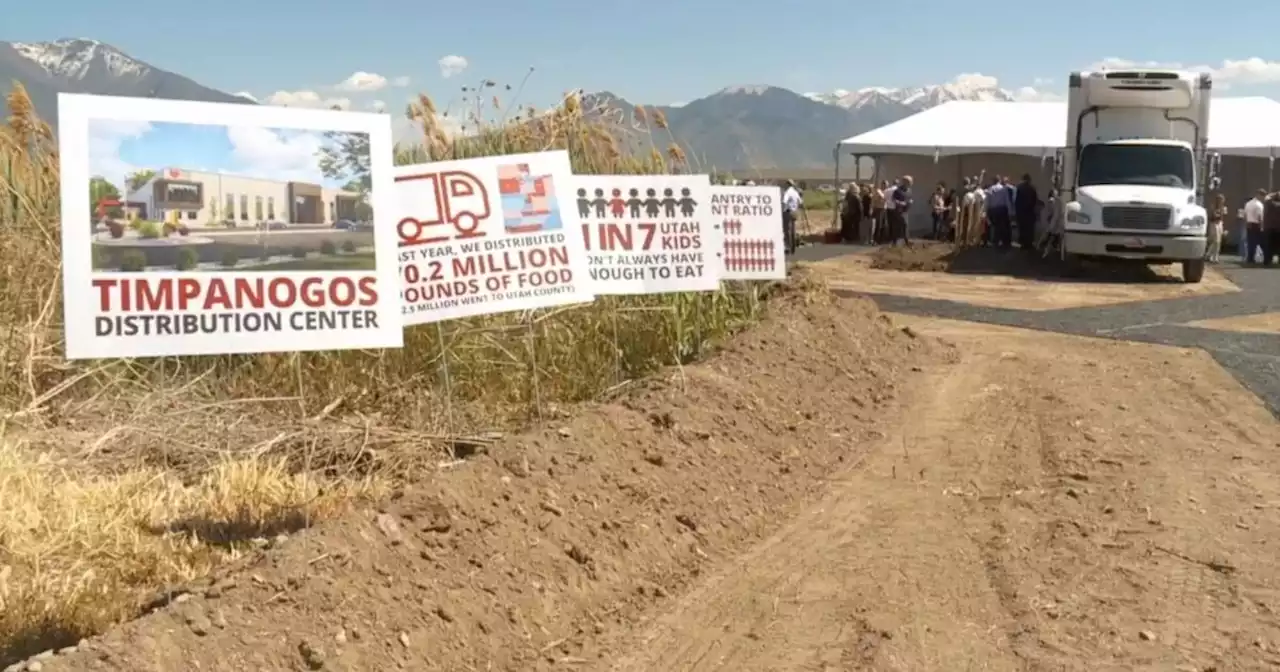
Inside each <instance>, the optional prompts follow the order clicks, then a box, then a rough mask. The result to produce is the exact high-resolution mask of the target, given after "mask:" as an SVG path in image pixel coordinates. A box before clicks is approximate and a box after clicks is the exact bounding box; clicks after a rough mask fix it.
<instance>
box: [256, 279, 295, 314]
mask: <svg viewBox="0 0 1280 672" xmlns="http://www.w3.org/2000/svg"><path fill="white" fill-rule="evenodd" d="M282 290H283V292H284V293H283V294H281V291H282ZM266 300H267V301H270V302H271V305H273V306H275V307H276V308H288V307H291V306H292V305H293V304H294V303H296V302H297V300H298V288H297V287H295V286H294V284H293V280H290V279H289V278H273V279H272V280H271V286H270V287H268V288H267V297H266ZM264 305H265V302H264Z"/></svg>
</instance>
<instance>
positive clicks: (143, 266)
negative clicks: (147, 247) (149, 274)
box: [120, 250, 147, 273]
mask: <svg viewBox="0 0 1280 672" xmlns="http://www.w3.org/2000/svg"><path fill="white" fill-rule="evenodd" d="M120 270H122V271H124V272H126V273H141V272H143V271H145V270H147V255H145V254H143V253H142V252H141V251H139V250H129V251H127V252H125V253H124V254H122V255H120Z"/></svg>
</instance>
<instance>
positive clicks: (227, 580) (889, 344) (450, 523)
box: [31, 291, 954, 672]
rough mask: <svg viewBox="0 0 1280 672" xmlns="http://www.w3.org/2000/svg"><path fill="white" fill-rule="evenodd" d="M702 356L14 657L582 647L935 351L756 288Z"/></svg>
mask: <svg viewBox="0 0 1280 672" xmlns="http://www.w3.org/2000/svg"><path fill="white" fill-rule="evenodd" d="M769 312H770V314H769V316H768V317H767V318H766V320H765V321H764V323H763V324H761V325H759V326H758V327H756V328H754V329H751V330H749V331H747V332H746V333H744V334H741V335H740V336H738V337H737V338H736V339H734V340H733V341H732V342H731V343H729V344H728V345H727V346H726V347H725V348H724V349H723V351H722V352H720V353H718V354H717V355H716V356H714V357H713V358H711V359H709V360H708V361H706V362H704V363H701V364H698V365H695V366H689V367H685V368H683V369H675V370H669V371H667V372H666V373H665V374H664V375H663V376H662V377H660V378H658V379H653V380H649V381H645V382H642V383H638V384H637V385H636V386H635V389H632V390H629V391H627V392H625V393H624V394H623V396H622V397H621V398H619V399H618V400H616V401H614V402H610V403H602V404H598V405H590V406H587V407H585V408H582V409H580V411H581V412H579V413H577V414H575V415H574V417H573V418H572V419H570V420H567V421H565V422H564V423H563V424H559V425H553V426H548V427H543V428H540V429H537V430H534V431H531V432H529V433H526V434H524V435H522V436H520V437H517V438H515V439H513V440H511V441H508V442H506V443H503V444H500V445H496V446H493V447H490V448H488V449H487V450H485V451H483V452H482V453H480V454H478V455H476V456H474V457H473V458H471V459H470V460H468V461H467V462H465V463H463V464H461V465H459V466H456V467H454V468H452V469H449V470H444V471H435V472H434V473H431V474H427V475H424V477H423V478H422V479H421V481H419V482H418V483H416V484H415V485H414V486H413V487H411V488H409V489H406V490H404V491H402V492H400V493H398V494H397V496H396V497H394V498H393V500H392V501H389V502H387V503H386V505H385V506H383V507H381V508H380V509H379V510H368V511H359V512H353V513H352V514H351V515H349V516H347V517H346V518H344V519H342V520H340V521H337V522H335V523H333V524H328V525H324V526H321V527H319V528H315V529H311V530H308V531H305V532H302V533H299V534H297V535H294V536H293V537H290V538H287V539H280V540H277V542H276V543H273V544H272V545H271V546H272V547H271V548H270V549H269V550H266V551H263V552H262V553H261V554H259V555H257V556H255V557H253V558H251V559H248V560H247V561H246V562H245V563H244V565H243V566H240V567H236V568H233V569H230V570H228V571H226V572H223V573H222V574H220V575H219V576H217V577H214V578H213V579H211V580H210V581H208V582H207V583H204V584H202V585H199V586H192V587H189V588H188V589H185V590H183V591H177V593H176V594H175V596H174V597H173V598H172V599H170V600H167V602H168V604H166V605H164V606H161V607H159V608H157V609H156V610H155V611H154V612H152V613H150V614H149V615H148V616H145V617H143V618H141V619H139V620H137V621H134V622H132V623H128V624H125V625H123V626H121V627H119V628H118V629H116V630H114V631H112V632H110V633H108V634H106V635H104V636H102V637H100V638H96V639H94V640H90V641H86V642H83V643H81V644H80V645H79V646H77V647H74V648H73V649H71V650H66V651H63V652H60V653H58V654H56V655H53V654H46V655H45V656H43V657H42V658H41V659H39V662H40V664H39V665H38V666H36V667H32V668H31V669H40V670H43V671H45V672H51V671H55V670H131V671H141V670H157V671H159V670H164V671H166V672H168V671H172V670H194V669H199V670H237V671H239V670H291V669H313V670H353V671H354V670H390V669H412V670H450V671H454V670H508V671H512V672H514V671H528V670H544V669H552V668H555V669H563V665H564V664H572V663H598V662H600V658H601V656H603V655H604V652H603V649H602V646H603V644H602V643H603V642H605V641H607V640H608V639H609V638H611V637H615V636H617V635H619V634H621V633H623V632H629V631H631V630H632V629H633V627H634V626H636V625H637V624H638V623H639V622H641V620H642V619H643V618H645V616H646V615H647V614H652V613H653V611H654V610H655V609H657V608H660V607H662V606H664V605H666V604H669V603H670V601H671V600H672V596H673V595H676V594H678V593H680V592H681V591H682V590H683V589H684V588H685V587H686V586H687V585H688V584H689V583H690V582H692V581H694V580H695V579H696V578H697V577H698V576H699V575H700V574H702V573H704V572H706V571H709V570H710V568H712V567H714V566H716V565H718V564H720V563H722V562H724V561H727V560H729V559H731V558H733V557H735V556H736V555H737V553H738V552H740V551H742V550H743V549H745V548H746V547H748V546H749V545H750V544H751V543H752V542H754V541H756V540H758V539H759V538H761V537H762V536H765V535H767V534H769V533H770V532H772V531H773V530H775V529H777V527H778V526H779V525H780V524H781V523H782V522H784V521H785V520H786V519H787V518H788V517H789V516H791V515H793V514H794V513H795V512H796V511H798V510H799V507H801V506H802V505H803V504H804V503H805V502H807V501H809V500H811V499H812V498H813V497H814V496H816V495H817V494H818V493H820V492H822V491H823V490H825V489H826V485H827V483H826V479H827V478H828V477H829V476H830V475H831V474H832V473H833V472H835V471H836V470H838V469H840V467H841V466H842V465H846V466H847V465H852V464H853V463H855V462H856V461H858V460H860V458H861V456H862V453H863V451H864V449H865V446H866V444H868V443H869V442H870V441H872V440H873V439H875V438H877V437H880V436H883V434H882V433H881V430H880V429H878V427H879V426H883V423H886V422H891V421H893V418H894V417H895V416H894V413H893V408H894V405H895V404H896V403H897V402H896V397H897V396H898V395H899V394H900V392H901V391H902V390H903V386H907V385H912V384H914V383H913V380H922V379H923V377H922V374H921V373H920V372H921V371H922V369H923V368H924V367H925V366H929V367H935V366H938V365H939V362H940V361H954V360H953V359H951V358H949V357H948V355H947V353H949V352H952V350H951V348H950V347H949V346H947V345H945V344H941V343H938V342H934V341H931V340H929V339H926V338H923V337H921V336H919V335H917V334H916V333H915V332H913V331H912V330H910V329H908V328H902V327H895V326H894V325H893V324H892V323H891V321H890V320H889V319H888V318H886V317H884V316H882V315H880V314H879V313H878V311H877V310H876V308H875V306H874V304H872V303H871V302H869V301H866V300H862V299H837V298H834V297H832V296H831V295H830V294H828V293H827V292H825V291H823V292H818V293H813V292H810V293H808V294H805V295H789V296H784V297H781V298H778V299H775V300H774V302H772V303H771V308H770V311H769Z"/></svg>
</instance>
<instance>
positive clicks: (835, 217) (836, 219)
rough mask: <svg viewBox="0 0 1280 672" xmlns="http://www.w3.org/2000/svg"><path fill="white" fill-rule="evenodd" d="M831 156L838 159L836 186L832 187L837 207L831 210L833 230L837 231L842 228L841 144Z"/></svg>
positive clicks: (837, 144)
mask: <svg viewBox="0 0 1280 672" xmlns="http://www.w3.org/2000/svg"><path fill="white" fill-rule="evenodd" d="M831 154H832V155H833V156H834V157H835V159H836V176H835V184H833V185H832V186H833V187H835V194H836V207H834V208H832V209H831V228H833V229H835V228H838V227H839V226H840V200H839V197H840V143H838V142H837V143H836V148H835V149H833V150H831Z"/></svg>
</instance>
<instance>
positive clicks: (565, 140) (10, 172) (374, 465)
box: [0, 80, 765, 665]
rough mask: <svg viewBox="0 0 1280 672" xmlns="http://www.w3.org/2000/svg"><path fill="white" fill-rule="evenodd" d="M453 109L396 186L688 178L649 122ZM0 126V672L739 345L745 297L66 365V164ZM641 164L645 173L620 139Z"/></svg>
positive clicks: (37, 142)
mask: <svg viewBox="0 0 1280 672" xmlns="http://www.w3.org/2000/svg"><path fill="white" fill-rule="evenodd" d="M522 87H523V83H522V84H521V85H520V87H506V92H507V93H510V94H511V97H512V100H511V101H510V102H508V103H507V105H506V106H505V107H500V106H499V103H500V102H501V101H500V100H498V98H497V97H496V96H495V95H494V93H495V90H496V89H497V88H498V87H497V84H495V83H493V82H491V81H487V80H486V81H482V82H481V83H480V84H479V85H477V86H475V87H469V90H468V91H465V92H464V94H465V95H464V99H463V101H462V105H461V108H462V112H461V113H462V115H463V117H464V120H463V124H464V126H466V127H469V128H468V130H469V131H470V132H471V135H469V136H467V137H457V136H454V137H450V136H448V135H447V134H446V133H445V132H444V129H443V127H442V126H441V124H440V123H439V121H440V118H441V117H442V116H444V115H447V114H457V112H456V111H454V110H445V111H444V112H439V111H437V109H436V106H435V104H434V102H433V101H432V100H431V99H430V98H429V97H427V96H425V95H423V96H420V97H419V98H418V100H417V102H415V103H414V104H413V105H410V106H409V109H408V110H407V114H408V115H409V117H410V118H411V119H413V120H415V121H416V122H417V123H418V124H419V125H420V126H421V129H422V144H421V145H417V146H406V147H399V148H398V149H397V156H396V160H397V161H398V162H400V163H409V162H419V161H426V160H433V159H436V160H438V159H449V158H465V157H473V156H483V155H492V154H501V153H515V152H526V151H540V150H546V149H557V148H562V149H568V150H569V152H570V156H571V160H572V163H573V166H574V170H575V171H576V172H579V173H632V174H634V173H664V172H685V171H689V170H690V166H689V165H688V161H689V160H688V158H687V157H686V155H685V153H684V151H683V150H681V149H680V147H679V144H678V143H677V142H676V141H675V138H670V142H669V143H668V145H669V146H668V147H667V149H666V151H659V150H658V149H657V148H656V147H657V146H659V145H655V144H654V143H655V142H657V143H660V142H661V141H659V140H656V139H655V138H654V133H655V131H654V129H657V132H658V133H659V134H660V133H662V132H666V133H667V135H668V136H670V132H669V131H668V130H667V129H666V124H665V122H664V121H663V120H661V118H660V117H659V118H653V117H654V116H655V115H647V116H646V115H645V114H644V112H643V111H642V110H641V111H638V112H637V113H636V115H635V117H634V118H633V119H631V120H628V123H625V124H621V125H619V124H616V123H613V117H614V116H616V115H614V114H613V111H611V110H605V109H591V110H583V109H582V102H581V98H580V96H579V95H578V94H577V93H570V94H567V95H566V96H565V97H564V100H563V101H562V103H561V104H560V105H559V106H557V107H556V108H554V109H551V110H547V111H536V110H532V109H529V108H527V107H521V106H520V104H519V93H520V88H522ZM7 102H8V109H9V116H8V119H7V123H6V124H4V125H3V126H0V508H2V509H3V510H4V512H5V515H4V516H0V665H4V664H7V663H9V662H12V661H15V660H19V659H21V658H24V657H26V656H29V655H31V654H34V653H37V652H39V651H42V650H45V649H49V648H56V647H60V646H66V645H70V644H74V643H75V642H76V641H77V640H78V639H80V638H81V637H84V636H88V635H90V634H93V633H96V632H99V631H101V630H102V629H103V628H105V627H108V626H109V625H111V624H112V623H114V622H117V621H119V620H121V619H127V618H129V617H131V616H133V615H135V614H136V613H138V610H139V609H140V605H142V604H143V603H144V602H145V601H146V600H147V598H148V596H149V595H153V594H154V593H155V591H157V590H162V589H164V588H165V587H166V586H171V585H173V584H175V583H182V582H187V581H190V580H192V579H193V578H195V577H198V576H200V575H203V574H206V573H208V572H209V571H210V570H211V569H213V568H214V567H216V566H218V565H220V564H222V563H225V562H227V561H228V560H231V559H234V558H235V557H237V556H238V555H240V554H242V553H244V552H246V550H249V549H252V548H254V547H256V546H258V545H261V544H262V543H264V542H263V541H262V540H264V539H270V538H271V537H273V536H274V535H276V534H278V533H282V532H284V533H287V532H289V531H292V530H296V529H298V528H300V527H303V526H306V525H308V524H310V523H311V522H313V521H315V520H321V519H324V518H326V517H328V516H331V515H334V514H336V513H338V512H340V511H342V510H344V509H345V508H347V507H348V506H350V505H351V504H352V503H353V502H354V501H356V500H358V499H360V498H364V497H378V496H380V494H381V493H382V492H383V491H384V490H385V488H387V487H388V485H389V484H390V483H393V482H394V481H396V480H397V479H399V478H401V477H403V476H404V475H405V474H406V473H409V472H412V471H413V470H414V469H417V468H420V467H421V466H422V465H427V466H431V465H438V466H441V467H445V468H447V467H448V465H449V464H450V460H456V459H460V458H463V457H465V456H466V455H467V454H468V453H469V452H470V451H471V450H474V448H475V446H476V445H478V444H482V443H483V439H461V440H460V439H458V438H457V437H459V436H468V435H474V434H483V433H485V432H488V431H491V430H494V429H503V428H506V427H509V426H513V425H518V424H522V423H525V422H528V421H530V420H536V419H538V418H542V417H549V416H555V415H557V414H562V413H564V412H565V411H564V410H563V409H564V408H565V407H566V406H567V405H568V404H572V403H574V402H578V401H583V400H591V399H595V398H599V397H600V396H601V395H603V394H606V393H608V392H610V391H612V390H616V389H618V388H619V387H622V386H625V385H626V384H627V383H628V382H629V381H631V380H634V379H636V378H638V377H640V376H643V375H645V374H647V373H649V372H651V371H653V370H655V369H656V368H658V367H661V366H667V365H673V364H674V365H680V364H681V363H684V362H687V361H690V360H692V359H694V358H696V357H698V356H699V355H701V354H702V353H703V352H704V351H705V350H706V349H707V348H708V347H709V345H710V344H713V343H715V342H716V341H718V340H720V339H721V338H723V337H724V336H726V335H728V334H729V333H731V332H733V331H734V330H736V329H738V328H740V327H741V326H743V325H745V324H748V323H750V322H751V321H753V320H754V319H755V318H756V316H757V315H758V313H759V311H760V308H761V304H762V301H763V298H764V295H763V292H764V291H765V290H764V289H763V288H761V287H759V286H745V285H744V286H735V287H730V288H726V289H725V290H723V291H721V292H718V293H714V294H697V295H667V296H654V297H641V298H636V299H626V300H622V299H604V300H600V301H597V302H596V303H594V304H592V305H589V306H582V307H575V308H568V309H559V310H551V311H536V312H531V313H527V314H521V315H507V316H496V317H486V318H479V319H474V320H465V321H460V322H454V323H449V324H446V325H443V326H441V327H435V326H431V327H419V328H413V329H410V330H408V331H407V332H406V334H405V347H404V348H403V349H402V350H388V351H367V352H331V353H309V354H282V355H260V356H223V357H181V358H159V359H152V360H115V361H103V362H94V363H83V362H67V361H65V360H64V359H63V358H62V342H61V329H62V324H61V318H62V306H61V295H60V285H61V276H60V273H61V269H60V261H59V260H60V235H61V233H60V228H59V227H60V223H59V208H58V196H59V183H58V153H57V147H56V144H55V142H54V139H53V134H52V132H51V131H50V128H49V126H48V125H47V124H45V123H44V122H42V121H40V120H39V119H38V118H37V117H36V115H35V114H34V111H33V109H32V106H31V103H30V100H29V99H28V97H27V95H26V93H25V91H24V89H23V88H22V86H21V85H20V84H15V85H14V88H13V91H12V92H11V94H10V95H9V97H8V101H7ZM637 135H639V136H643V139H647V140H648V142H649V143H650V146H651V147H653V148H654V149H653V151H651V152H649V153H648V155H642V156H640V157H639V158H636V157H634V156H633V155H632V153H631V152H629V151H626V149H625V147H627V146H629V143H632V142H633V141H635V139H636V138H635V137H634V136H637Z"/></svg>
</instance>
